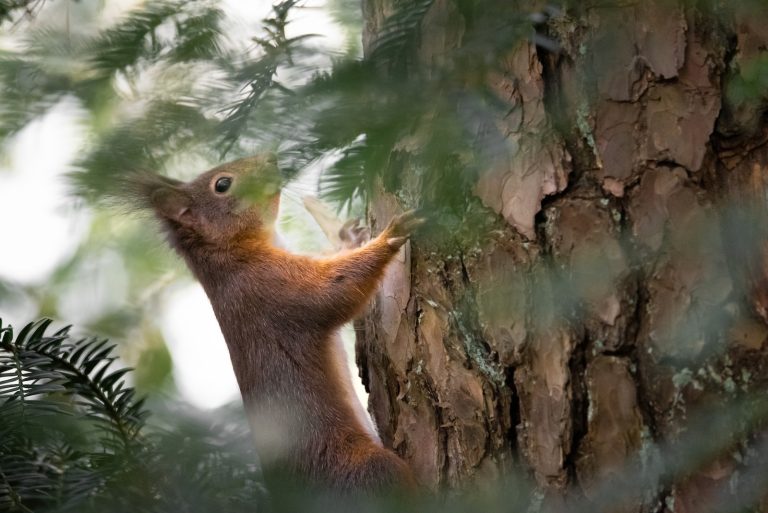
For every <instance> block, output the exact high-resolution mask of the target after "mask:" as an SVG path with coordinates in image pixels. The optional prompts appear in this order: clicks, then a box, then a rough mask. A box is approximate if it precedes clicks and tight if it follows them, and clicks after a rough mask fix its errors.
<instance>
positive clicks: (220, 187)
mask: <svg viewBox="0 0 768 513" xmlns="http://www.w3.org/2000/svg"><path fill="white" fill-rule="evenodd" d="M231 186H232V179H231V178H230V177H228V176H223V177H221V178H219V179H218V180H216V185H215V186H214V187H213V189H214V190H215V191H216V192H218V193H219V194H223V193H225V192H227V191H228V190H229V188H230V187H231Z"/></svg>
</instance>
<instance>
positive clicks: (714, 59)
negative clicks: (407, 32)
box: [357, 0, 768, 513]
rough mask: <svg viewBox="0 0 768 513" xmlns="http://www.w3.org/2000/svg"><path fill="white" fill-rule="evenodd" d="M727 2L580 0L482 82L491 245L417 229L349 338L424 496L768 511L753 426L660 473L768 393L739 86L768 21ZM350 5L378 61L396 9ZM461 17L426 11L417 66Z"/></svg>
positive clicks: (479, 193) (756, 212)
mask: <svg viewBox="0 0 768 513" xmlns="http://www.w3.org/2000/svg"><path fill="white" fill-rule="evenodd" d="M480 3H482V2H480ZM534 4H536V3H535V2H529V3H525V2H519V3H518V5H517V9H518V10H519V12H520V13H521V14H520V15H521V16H525V15H528V14H529V13H530V12H532V11H533V10H535V9H536V7H537V5H534ZM742 4H743V5H738V6H735V7H734V6H728V7H727V8H726V7H719V6H716V5H714V4H713V3H705V2H698V3H697V2H681V1H664V2H662V1H649V2H633V3H629V2H607V3H599V4H595V5H587V4H584V5H577V6H576V7H574V8H569V9H566V10H563V11H561V12H559V13H555V14H554V15H552V16H551V17H550V18H549V19H548V21H546V22H544V23H542V24H540V25H539V26H538V27H537V30H538V31H539V37H546V38H549V40H551V41H554V42H555V43H556V44H557V46H558V48H557V49H553V47H552V46H551V45H545V46H543V47H542V46H538V47H537V45H536V44H535V43H534V42H533V39H532V38H528V39H524V40H522V41H519V42H517V43H516V44H514V45H511V46H510V48H508V49H506V50H505V51H504V53H503V55H502V58H500V59H498V62H496V65H495V66H493V67H492V68H491V69H489V70H488V72H487V73H486V75H485V76H484V77H483V85H484V87H486V88H487V89H489V90H490V91H492V92H493V93H494V94H495V97H496V99H497V100H500V101H502V102H504V104H505V105H506V106H507V107H508V109H505V110H504V112H503V115H499V116H498V117H497V118H496V119H493V120H491V121H492V123H494V124H495V126H497V127H500V128H499V130H500V132H502V133H503V134H504V137H505V148H506V151H505V154H504V156H503V158H498V159H495V160H494V161H493V162H491V163H490V164H489V165H488V166H487V168H486V169H484V170H483V171H482V172H481V173H480V174H479V176H478V177H477V179H476V183H475V184H474V187H473V188H472V190H471V191H466V192H467V194H471V195H472V196H473V197H474V198H475V199H476V200H478V201H479V202H482V205H483V206H484V207H485V208H486V209H487V212H488V217H489V219H491V220H492V222H495V223H496V224H495V225H494V226H495V229H494V230H491V231H489V232H488V234H487V235H486V236H484V237H483V238H482V239H481V242H480V244H478V245H476V246H475V247H466V245H465V246H461V249H457V250H456V251H455V252H448V251H446V250H445V249H440V250H436V249H435V248H434V247H431V246H430V245H429V244H427V243H421V242H420V239H419V238H418V237H416V238H415V239H414V241H413V242H412V243H411V245H410V246H408V247H407V249H406V251H405V253H404V255H403V258H402V259H401V261H400V262H398V264H397V265H393V266H392V268H391V269H390V272H389V273H388V275H387V277H386V279H385V282H384V285H383V288H382V291H381V293H380V294H379V296H378V297H377V299H376V300H375V301H374V304H373V305H372V307H371V308H370V310H369V312H368V313H367V315H366V317H365V322H364V329H363V330H362V331H361V332H360V333H359V336H358V347H357V349H358V363H359V365H360V368H361V374H362V376H363V380H364V383H365V385H366V387H367V388H368V390H369V392H370V402H369V407H370V410H371V412H372V415H373V417H374V419H375V421H376V423H377V425H378V428H379V430H380V433H381V436H382V439H383V441H384V443H385V444H386V445H389V446H391V447H393V448H394V449H395V450H396V451H397V452H398V453H400V454H401V455H402V456H403V457H404V458H405V459H406V460H407V461H409V462H410V464H411V465H412V467H413V469H414V470H415V472H416V473H417V475H418V476H419V478H420V479H421V481H422V482H423V483H424V484H425V485H427V486H430V487H442V486H448V487H456V486H459V485H463V486H466V485H472V486H483V485H484V484H485V483H490V482H492V479H496V478H500V477H503V476H509V475H511V474H517V475H524V476H528V477H529V478H530V479H531V480H532V481H533V482H534V483H535V487H536V490H537V492H536V493H538V494H540V497H541V498H542V503H541V504H542V507H544V508H546V507H553V508H555V509H556V508H557V506H558V504H560V503H561V501H563V500H565V499H566V497H576V498H577V499H579V500H583V501H585V503H586V504H590V503H594V504H597V503H600V501H602V500H604V499H605V497H606V496H608V495H610V494H607V492H606V490H609V489H611V488H614V489H615V490H620V491H623V492H622V493H621V494H620V495H621V499H620V500H618V502H616V501H614V502H612V503H611V504H613V507H612V508H611V509H610V510H611V511H633V512H635V511H637V512H640V511H669V512H672V511H675V512H688V513H701V512H703V511H715V510H717V505H718V504H721V503H722V502H727V503H729V504H732V505H733V504H740V503H739V501H745V500H746V501H748V504H746V505H749V504H753V503H759V501H760V500H762V506H760V505H758V506H757V508H758V510H759V511H763V512H768V499H766V497H765V490H766V487H765V485H766V483H765V482H764V481H763V479H764V478H763V477H762V474H761V473H760V472H756V471H755V469H756V468H757V469H759V468H760V466H759V465H760V463H759V460H760V459H761V458H762V460H763V461H764V460H766V459H768V453H765V452H762V453H761V452H759V448H760V446H761V445H760V444H762V445H765V444H766V440H765V436H766V435H765V433H763V434H761V431H760V424H759V422H758V421H755V422H756V423H753V424H750V425H749V426H748V427H745V425H744V424H743V423H733V424H726V425H725V427H724V428H722V430H721V431H720V432H719V434H718V440H717V441H716V442H715V441H714V440H711V442H712V443H706V444H704V446H705V447H706V449H707V450H709V449H712V450H709V451H708V452H707V450H702V451H699V452H696V453H695V454H697V455H699V456H700V460H696V462H695V463H694V462H693V461H694V459H695V458H694V456H693V454H694V453H686V452H684V451H683V452H681V453H680V454H681V455H682V456H681V457H684V458H689V457H690V461H691V466H690V467H687V468H685V469H684V470H680V471H679V472H672V471H670V468H671V467H673V466H674V464H673V463H674V462H671V461H670V460H669V455H670V454H673V453H674V451H675V450H677V449H676V448H677V447H678V446H679V445H680V444H682V443H683V442H685V440H687V439H693V438H692V437H695V436H696V435H697V433H700V432H701V433H707V432H708V431H707V427H710V428H711V427H712V426H711V425H709V426H708V424H714V423H715V421H714V420H713V418H714V417H715V416H717V415H718V412H720V413H723V412H724V413H723V415H725V417H724V418H727V419H733V418H735V415H736V414H735V413H734V412H733V411H731V410H730V409H729V408H732V407H733V408H735V407H736V406H735V405H736V404H742V403H741V402H739V401H743V402H745V403H746V404H750V405H752V406H753V409H752V410H750V411H751V412H753V413H754V411H756V409H755V408H758V406H756V405H757V404H758V403H757V402H755V401H757V399H755V397H758V396H759V395H760V394H761V393H764V391H765V387H766V384H768V344H766V343H765V342H766V338H767V337H768V287H766V285H768V260H767V259H766V258H765V256H766V253H768V249H767V248H768V246H766V244H765V241H766V239H765V237H764V230H763V224H764V223H765V214H766V212H765V210H766V208H765V207H766V200H765V198H766V195H767V194H768V172H766V165H767V164H768V145H766V142H768V124H766V122H765V117H764V107H765V99H766V95H765V94H764V93H761V94H758V95H757V98H751V99H749V100H746V99H744V97H740V96H739V95H738V94H731V93H732V92H733V89H734V88H736V87H738V86H739V84H742V83H743V82H744V81H745V80H747V79H748V78H749V77H748V74H749V70H750V66H752V65H753V63H754V62H756V61H759V60H760V59H765V58H766V57H767V56H768V54H767V53H766V47H768V28H766V27H768V24H766V23H765V21H766V20H768V7H765V6H763V5H761V4H760V3H759V2H758V3H754V4H753V3H748V2H742ZM363 9H364V17H365V22H366V25H365V35H364V43H365V46H366V50H367V51H369V52H370V49H371V47H372V45H373V44H374V42H375V40H376V37H377V34H378V32H379V31H380V30H381V27H382V25H383V23H384V20H385V19H386V17H387V16H388V15H390V14H391V13H392V12H393V11H394V10H395V7H394V5H393V3H392V0H365V2H364V7H363ZM476 23H477V17H473V16H472V13H471V12H469V11H468V8H467V7H466V6H464V5H462V4H460V3H459V2H458V1H454V0H434V1H433V2H432V3H431V5H430V7H429V9H428V11H427V12H426V14H425V15H424V18H423V20H422V22H421V26H420V32H419V38H418V40H417V43H416V46H417V48H415V53H414V55H415V60H414V66H415V67H416V68H420V69H421V70H422V71H423V70H424V69H428V68H429V67H431V66H435V65H436V64H435V63H438V62H444V60H445V56H446V55H450V54H451V52H455V51H457V50H459V49H461V48H462V45H463V44H464V39H465V35H466V34H467V33H468V32H469V31H471V30H472V29H473V28H474V27H473V24H475V25H476ZM737 92H738V91H737ZM404 146H405V145H404ZM403 151H407V150H403ZM403 173H408V169H404V170H403ZM403 184H404V185H403V187H404V188H405V189H406V192H405V193H404V194H400V195H398V196H396V195H395V194H394V191H392V190H387V188H386V187H384V186H381V187H379V188H378V190H377V192H376V194H375V196H374V197H373V198H372V199H371V202H370V207H369V218H370V219H369V220H370V222H371V224H372V226H373V227H374V229H381V228H382V227H383V226H384V224H385V223H386V221H387V220H388V219H389V218H390V217H391V216H392V215H393V214H394V213H396V212H398V211H400V210H402V209H403V208H410V207H413V206H415V205H403V204H401V203H400V202H399V201H398V200H397V198H398V197H399V198H402V197H406V198H407V197H411V198H418V197H419V195H420V194H422V187H423V184H421V183H420V182H419V181H418V179H412V180H411V179H408V180H403ZM760 404H761V403H760ZM702 415H703V416H704V417H702ZM702 418H703V419H704V421H703V422H702ZM717 418H720V417H717ZM750 418H751V417H750ZM752 420H754V419H753V418H752ZM758 420H759V419H758ZM736 424H738V425H736ZM717 425H718V426H719V425H720V424H717ZM731 437H732V438H731ZM665 448H666V449H665ZM715 449H716V450H715ZM702 455H703V456H702ZM686 461H687V460H686ZM657 464H658V465H661V466H662V467H664V468H665V469H666V471H665V472H672V473H671V474H664V475H662V473H661V472H657V471H654V468H655V467H654V465H657ZM658 465H657V466H658ZM762 465H765V463H762ZM639 475H642V476H646V478H647V479H649V480H650V481H648V482H643V483H644V484H642V485H638V484H637V483H638V481H634V483H633V482H631V480H632V479H634V478H632V477H631V476H635V477H637V476H639ZM670 476H672V477H670ZM756 476H759V477H756ZM750 492H751V493H752V495H749V493H750ZM718 501H720V502H718ZM760 508H761V509H760Z"/></svg>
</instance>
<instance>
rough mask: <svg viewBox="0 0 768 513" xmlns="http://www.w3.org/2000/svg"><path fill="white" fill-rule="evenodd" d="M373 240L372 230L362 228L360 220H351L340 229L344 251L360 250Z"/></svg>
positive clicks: (365, 227)
mask: <svg viewBox="0 0 768 513" xmlns="http://www.w3.org/2000/svg"><path fill="white" fill-rule="evenodd" d="M370 238H371V230H370V229H369V228H368V227H367V226H360V218H357V219H350V220H349V221H347V222H346V223H344V226H342V227H341V228H340V229H339V239H340V240H341V247H342V249H355V248H359V247H360V246H362V245H363V244H365V243H366V242H368V241H369V240H370Z"/></svg>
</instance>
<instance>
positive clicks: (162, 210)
mask: <svg viewBox="0 0 768 513" xmlns="http://www.w3.org/2000/svg"><path fill="white" fill-rule="evenodd" d="M273 167H274V160H273V159H269V158H265V157H254V158H251V159H243V160H240V161H236V162H234V163H230V164H227V165H224V166H220V167H218V168H216V169H213V170H211V171H209V172H207V173H204V174H203V175H201V176H200V177H199V178H197V179H196V180H194V181H192V182H190V183H188V184H182V183H180V182H172V181H168V180H157V181H155V182H152V181H151V180H147V179H146V177H145V178H144V181H143V182H142V187H143V189H142V190H143V191H144V194H146V195H147V197H148V199H149V203H150V204H151V206H152V207H153V208H154V210H155V212H156V214H157V216H158V218H159V219H160V220H161V221H162V222H163V224H164V227H165V229H166V231H167V233H168V236H169V241H170V243H171V245H172V246H173V247H174V248H175V249H176V250H177V251H178V252H179V254H180V255H181V256H183V257H184V259H185V260H186V262H187V264H188V265H189V267H190V269H191V270H192V272H193V273H194V274H195V276H196V277H197V278H198V279H199V280H200V283H201V284H202V285H203V287H204V289H205V291H206V293H207V294H208V297H209V299H210V301H211V305H212V306H213V310H214V312H215V314H216V318H217V319H218V322H219V325H220V327H221V330H222V333H223V334H224V338H225V340H226V342H227V346H228V348H229V352H230V356H231V359H232V365H233V367H234V371H235V376H236V377H237V381H238V384H239V387H240V391H241V393H242V396H243V401H244V404H245V408H246V411H247V414H248V417H249V420H250V422H251V426H252V431H253V434H254V439H255V441H256V446H257V450H258V452H259V455H260V458H261V459H262V463H263V464H264V465H265V466H266V467H270V466H275V467H277V468H281V469H288V470H289V471H290V472H292V473H294V474H295V475H296V476H298V477H300V478H302V479H306V480H308V481H309V482H310V483H315V484H318V485H322V486H328V487H330V488H331V489H334V490H338V491H372V490H378V489H382V488H387V487H392V486H405V487H412V486H413V483H414V480H413V477H412V474H411V472H410V470H409V469H408V467H407V465H406V464H405V463H404V462H403V461H402V460H400V459H399V458H398V457H397V456H396V455H395V454H394V453H392V452H391V451H389V450H387V449H385V448H383V447H381V445H380V443H379V442H378V440H377V439H376V438H375V437H374V436H372V434H371V433H370V430H369V429H366V426H364V425H363V424H362V423H361V421H360V419H359V416H357V415H356V414H355V411H354V409H353V407H352V405H350V403H349V394H348V387H346V383H345V379H347V378H346V377H345V376H343V375H341V374H340V372H339V369H338V363H337V362H336V360H334V358H336V357H335V355H334V354H333V340H334V337H335V336H336V332H337V330H338V328H339V327H340V326H341V325H342V324H344V323H346V322H348V321H350V320H351V319H352V318H353V317H355V316H356V315H358V314H359V313H360V311H361V310H362V309H363V308H364V306H365V304H366V302H367V301H368V299H369V298H370V297H371V295H372V294H373V293H374V291H375V290H376V287H377V284H378V282H379V280H380V278H381V277H382V275H383V273H384V269H385V267H386V265H387V263H388V262H390V261H391V260H392V258H393V257H394V255H395V254H396V253H397V250H398V248H399V247H400V245H402V243H403V242H404V240H405V236H407V233H406V232H407V231H408V229H409V226H410V227H412V225H413V224H414V218H413V216H410V217H408V216H405V217H402V218H401V219H400V222H399V223H398V222H396V223H393V224H392V225H391V226H390V227H388V228H387V229H386V230H385V231H384V232H383V233H382V234H381V235H379V236H378V237H377V238H375V239H374V240H372V241H370V242H369V243H367V244H366V245H364V246H363V247H361V248H358V249H355V250H352V251H349V252H346V253H344V254H343V255H339V256H336V257H333V258H326V259H312V258H309V257H304V256H297V255H293V254H290V253H288V252H287V251H284V250H282V249H279V248H277V247H274V246H273V245H272V244H271V242H270V241H271V238H272V237H271V236H272V223H273V221H274V212H275V206H276V204H277V201H278V200H279V196H278V195H275V197H272V198H269V199H268V202H267V204H268V208H266V209H262V208H260V207H259V205H255V206H252V207H247V208H243V206H242V204H241V203H242V202H241V201H240V200H238V199H237V198H236V197H235V196H233V195H232V194H217V193H216V192H215V190H214V189H213V185H214V184H215V181H216V180H217V179H219V178H220V177H221V176H228V177H231V178H232V179H233V181H234V183H235V184H236V183H237V181H238V180H239V179H241V178H242V177H243V176H244V175H250V176H252V175H253V173H256V176H258V173H264V172H265V169H267V170H273Z"/></svg>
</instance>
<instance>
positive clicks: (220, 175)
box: [131, 154, 281, 252]
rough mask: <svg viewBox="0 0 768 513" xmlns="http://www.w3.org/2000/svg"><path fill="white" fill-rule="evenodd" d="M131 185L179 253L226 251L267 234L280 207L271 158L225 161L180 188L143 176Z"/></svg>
mask: <svg viewBox="0 0 768 513" xmlns="http://www.w3.org/2000/svg"><path fill="white" fill-rule="evenodd" d="M131 184H132V186H133V188H134V189H135V190H136V192H137V193H138V195H139V197H140V198H141V199H142V203H144V204H145V205H146V206H149V207H150V208H151V209H152V210H153V211H154V212H155V215H156V216H157V217H158V219H160V221H161V222H162V224H163V226H164V228H165V229H166V231H167V232H168V235H169V238H170V242H171V244H172V245H173V246H175V247H176V249H178V250H179V251H181V252H187V251H188V250H189V249H193V248H198V247H199V248H203V247H207V248H209V249H210V248H212V247H220V248H229V247H232V246H233V245H235V244H237V243H238V242H240V241H244V240H247V239H249V238H254V237H260V236H262V235H265V234H266V235H269V232H271V231H272V229H273V225H274V222H275V218H276V217H277V210H278V207H279V204H280V185H281V183H280V173H279V171H278V168H277V159H276V157H275V155H274V154H263V155H257V156H255V157H248V158H243V159H239V160H235V161H233V162H228V163H226V164H222V165H221V166H218V167H215V168H213V169H211V170H209V171H206V172H205V173H203V174H201V175H200V176H198V177H197V178H195V179H194V180H192V181H190V182H186V183H185V182H180V181H178V180H173V179H170V178H165V177H161V176H159V175H154V174H147V175H140V176H136V177H133V178H132V179H131Z"/></svg>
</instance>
